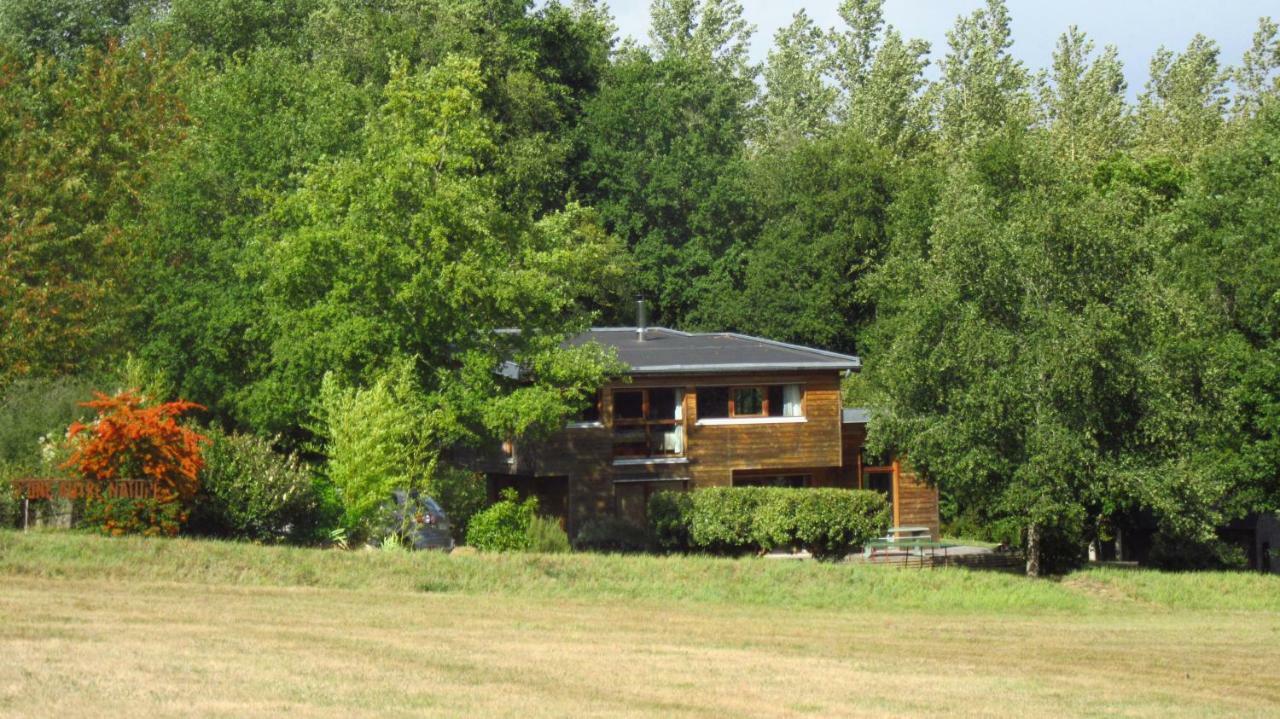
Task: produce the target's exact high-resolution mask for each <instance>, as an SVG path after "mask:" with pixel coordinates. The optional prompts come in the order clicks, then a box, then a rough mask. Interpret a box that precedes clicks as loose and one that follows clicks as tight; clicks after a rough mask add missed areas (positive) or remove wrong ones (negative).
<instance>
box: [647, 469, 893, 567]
mask: <svg viewBox="0 0 1280 719" xmlns="http://www.w3.org/2000/svg"><path fill="white" fill-rule="evenodd" d="M649 518H650V529H651V532H652V535H653V538H654V543H655V544H656V545H657V546H658V547H659V548H662V549H669V550H673V549H683V548H685V547H687V548H691V549H696V550H702V551H706V552H711V553H716V554H742V553H745V552H749V551H753V550H755V551H760V552H768V551H770V550H773V549H777V548H780V547H787V546H795V547H800V548H803V549H805V550H806V551H808V552H809V553H810V554H812V555H813V556H814V557H815V558H817V559H840V558H843V557H844V556H845V555H847V554H849V553H850V552H851V551H853V550H854V549H856V548H858V547H861V546H862V545H863V544H865V543H866V542H868V541H871V540H872V539H875V538H876V537H878V536H881V535H883V534H884V533H885V531H886V530H887V529H888V527H889V506H888V503H887V502H886V501H885V499H884V496H883V495H881V494H880V493H879V492H871V491H864V490H850V489H821V488H819V489H790V488H781V487H714V488H709V489H702V490H696V491H693V492H687V493H686V492H660V493H658V494H655V495H654V496H653V497H652V498H651V499H650V501H649Z"/></svg>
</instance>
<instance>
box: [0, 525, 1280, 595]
mask: <svg viewBox="0 0 1280 719" xmlns="http://www.w3.org/2000/svg"><path fill="white" fill-rule="evenodd" d="M0 574H8V575H27V576H37V577H65V578H77V579H113V580H140V581H164V582H199V583H204V584H230V585H242V586H276V587H299V586H300V587H328V588H335V589H355V590H374V591H425V592H462V593H469V594H477V593H484V594H504V595H512V596H537V597H546V598H576V599H587V600H595V599H629V600H652V601H663V602H668V601H695V602H711V603H733V604H749V605H757V606H773V607H805V608H816V609H822V608H826V609H835V608H848V607H860V608H863V609H890V610H929V611H947V612H951V611H1003V610H1016V611H1019V612H1028V611H1030V612H1043V611H1071V612H1088V611H1117V610H1123V609H1126V608H1133V609H1140V610H1143V611H1147V610H1152V609H1165V610H1177V609H1187V610H1208V609H1213V610H1243V611H1270V612H1280V577H1274V576H1271V577H1267V576H1262V575H1257V574H1244V573H1208V572H1206V573H1194V574H1176V573H1162V572H1154V571H1146V570H1117V569H1097V570H1089V571H1084V572H1077V573H1075V574H1072V575H1070V576H1069V577H1067V578H1065V579H1064V580H1061V581H1054V580H1041V581H1029V580H1027V579H1025V578H1024V577H1021V576H1018V575H1016V574H1006V573H1000V572H975V571H966V570H959V569H948V570H931V571H903V570H901V569H894V568H888V567H873V566H865V565H851V564H843V565H832V564H821V563H817V562H796V561H787V560H756V559H747V560H727V559H719V558H711V557H651V556H601V555H589V554H563V555H537V554H504V555H488V556H485V555H475V554H471V555H453V556H449V555H444V554H439V553H435V552H420V553H400V552H392V553H388V552H376V551H358V552H338V551H318V550H314V549H300V548H292V547H264V546H253V545H246V544H238V543H232V542H212V541H198V540H187V539H178V540H146V539H136V538H128V539H111V540H109V539H104V538H99V537H93V536H88V535H79V534H72V533H67V532H48V533H30V534H25V535H24V534H21V533H16V532H5V531H0Z"/></svg>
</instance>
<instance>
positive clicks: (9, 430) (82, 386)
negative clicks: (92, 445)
mask: <svg viewBox="0 0 1280 719" xmlns="http://www.w3.org/2000/svg"><path fill="white" fill-rule="evenodd" d="M94 386H95V383H93V382H91V381H89V380H86V379H83V378H79V377H62V378H58V379H23V380H18V381H15V382H13V383H10V384H9V385H7V386H5V387H4V388H3V389H2V390H0V462H8V463H13V464H19V465H22V466H25V467H27V468H28V469H29V470H31V471H35V469H36V468H37V467H39V466H40V465H41V463H42V457H41V454H42V450H41V447H42V440H45V441H47V440H48V438H50V437H58V436H61V435H62V434H64V433H65V431H66V428H67V426H68V425H70V424H71V423H72V422H75V421H84V420H86V419H88V418H89V416H91V415H92V414H93V413H92V411H91V410H89V409H86V408H85V407H83V406H82V405H81V402H83V401H84V400H86V399H89V398H90V397H92V396H93V388H94Z"/></svg>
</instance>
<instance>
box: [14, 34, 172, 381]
mask: <svg viewBox="0 0 1280 719" xmlns="http://www.w3.org/2000/svg"><path fill="white" fill-rule="evenodd" d="M0 53H3V50H0ZM180 72H181V65H180V64H177V63H174V62H173V61H171V60H170V58H169V57H168V55H167V54H166V53H165V52H164V49H163V48H161V47H146V46H129V47H127V48H121V47H119V46H115V45H113V46H111V47H109V48H108V49H106V50H97V49H94V48H89V49H86V50H85V51H84V57H83V59H82V60H81V62H80V64H79V65H77V66H71V65H68V64H65V63H58V62H55V61H52V60H49V59H47V58H44V57H37V58H35V59H33V60H31V61H29V62H28V61H24V60H22V59H20V58H17V57H14V56H12V55H9V56H5V57H4V59H2V60H0V207H3V208H4V210H3V212H4V214H3V216H2V217H0V385H2V384H4V382H5V381H6V380H7V379H11V378H13V377H15V376H23V375H40V376H56V375H60V374H69V373H74V372H79V371H82V370H94V369H101V368H102V367H106V366H110V365H111V363H112V362H113V361H114V360H115V359H116V358H118V357H119V356H121V355H122V354H123V352H124V350H127V349H128V344H129V342H130V339H129V338H128V336H127V334H126V333H125V331H124V329H125V320H126V318H127V317H128V315H129V306H130V304H131V301H132V300H131V298H132V294H131V292H130V289H129V274H130V267H131V265H132V263H133V261H134V259H135V256H136V248H135V247H134V246H132V245H131V244H130V242H129V241H128V237H127V234H126V233H125V228H126V227H128V226H129V225H130V224H131V223H132V222H133V221H134V220H135V219H136V218H137V217H139V215H140V214H141V213H142V212H143V211H144V208H143V206H142V202H141V190H142V189H143V188H145V187H146V186H147V184H148V183H149V182H150V179H151V177H152V176H153V174H154V170H155V162H154V159H155V158H156V157H157V156H158V155H160V154H163V153H164V152H166V151H167V150H168V149H169V148H171V147H173V146H174V145H175V144H176V143H178V142H179V140H180V138H181V135H182V131H183V127H184V126H185V124H186V122H187V118H186V111H185V108H184V106H183V103H182V102H181V100H180V98H179V96H178V92H177V90H178V81H177V78H178V76H179V74H180Z"/></svg>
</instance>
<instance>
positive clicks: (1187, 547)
mask: <svg viewBox="0 0 1280 719" xmlns="http://www.w3.org/2000/svg"><path fill="white" fill-rule="evenodd" d="M1147 560H1148V561H1149V562H1150V563H1151V565H1152V566H1153V567H1157V568H1159V569H1164V570H1171V571H1179V572H1185V571H1189V570H1196V571H1206V570H1224V569H1227V570H1235V571H1240V570H1243V569H1246V568H1247V567H1248V561H1247V560H1246V557H1245V553H1244V550H1243V549H1241V548H1240V547H1239V546H1236V545H1233V544H1228V543H1227V542H1224V541H1222V540H1221V539H1218V538H1217V537H1213V538H1211V539H1188V538H1186V537H1182V536H1178V535H1176V534H1175V535H1170V534H1167V533H1164V532H1157V533H1156V535H1155V537H1154V539H1153V540H1152V542H1151V552H1150V554H1149V555H1148V557H1147Z"/></svg>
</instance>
